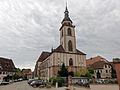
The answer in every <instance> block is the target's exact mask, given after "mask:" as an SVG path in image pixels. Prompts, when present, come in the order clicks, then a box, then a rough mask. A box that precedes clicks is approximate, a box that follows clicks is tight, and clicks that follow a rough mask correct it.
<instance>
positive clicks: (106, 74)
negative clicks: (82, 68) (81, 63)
mask: <svg viewBox="0 0 120 90" xmlns="http://www.w3.org/2000/svg"><path fill="white" fill-rule="evenodd" d="M86 62H87V68H93V69H94V77H95V78H112V77H111V76H112V75H111V72H112V68H113V66H112V64H111V63H110V62H109V61H108V60H106V59H105V58H103V57H101V56H96V57H93V58H90V59H87V60H86Z"/></svg>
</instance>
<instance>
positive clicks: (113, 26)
mask: <svg viewBox="0 0 120 90" xmlns="http://www.w3.org/2000/svg"><path fill="white" fill-rule="evenodd" d="M65 3H66V2H65V1H64V0H60V1H57V0H52V1H51V0H44V1H42V0H4V1H0V41H1V44H0V56H3V57H8V58H12V59H13V61H14V62H15V65H16V67H21V68H22V67H28V68H29V67H30V68H32V69H33V68H34V65H35V63H36V61H37V59H38V57H39V55H40V53H41V52H42V51H50V49H51V48H52V47H54V48H55V47H57V46H58V45H59V28H60V26H61V24H60V23H61V21H62V19H63V17H64V10H65ZM119 6H120V1H119V0H84V1H83V0H69V1H68V9H69V12H70V17H71V19H72V20H73V23H74V25H75V26H76V28H75V29H76V38H77V47H78V49H80V50H81V51H83V52H85V53H86V54H87V58H88V57H92V56H94V55H97V54H100V55H102V56H104V57H105V58H107V59H109V60H111V59H112V58H114V57H119V55H120V52H119V50H120V47H119V46H120V40H119V38H120V31H119V28H120V23H119V22H120V7H119ZM23 62H24V63H23Z"/></svg>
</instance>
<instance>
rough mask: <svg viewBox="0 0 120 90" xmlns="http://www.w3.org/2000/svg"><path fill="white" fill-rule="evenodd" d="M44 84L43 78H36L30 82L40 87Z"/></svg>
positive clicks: (33, 85)
mask: <svg viewBox="0 0 120 90" xmlns="http://www.w3.org/2000/svg"><path fill="white" fill-rule="evenodd" d="M43 84H44V82H43V80H34V81H32V82H31V83H30V85H31V86H32V87H39V86H40V85H43Z"/></svg>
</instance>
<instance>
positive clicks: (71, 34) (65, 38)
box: [60, 5, 76, 53]
mask: <svg viewBox="0 0 120 90" xmlns="http://www.w3.org/2000/svg"><path fill="white" fill-rule="evenodd" d="M61 24H62V26H61V28H60V45H62V47H63V48H64V50H65V52H69V53H76V38H75V26H74V25H72V20H71V19H70V17H69V11H68V9H67V5H66V8H65V12H64V19H63V20H62V22H61Z"/></svg>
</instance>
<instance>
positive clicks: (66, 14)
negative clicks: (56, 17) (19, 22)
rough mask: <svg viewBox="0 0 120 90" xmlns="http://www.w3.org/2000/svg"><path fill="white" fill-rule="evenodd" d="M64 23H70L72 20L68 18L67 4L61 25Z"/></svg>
mask: <svg viewBox="0 0 120 90" xmlns="http://www.w3.org/2000/svg"><path fill="white" fill-rule="evenodd" d="M64 21H70V22H71V23H72V20H71V19H70V17H69V11H68V8H67V3H66V8H65V12H64V19H63V21H62V23H63V22H64Z"/></svg>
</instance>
